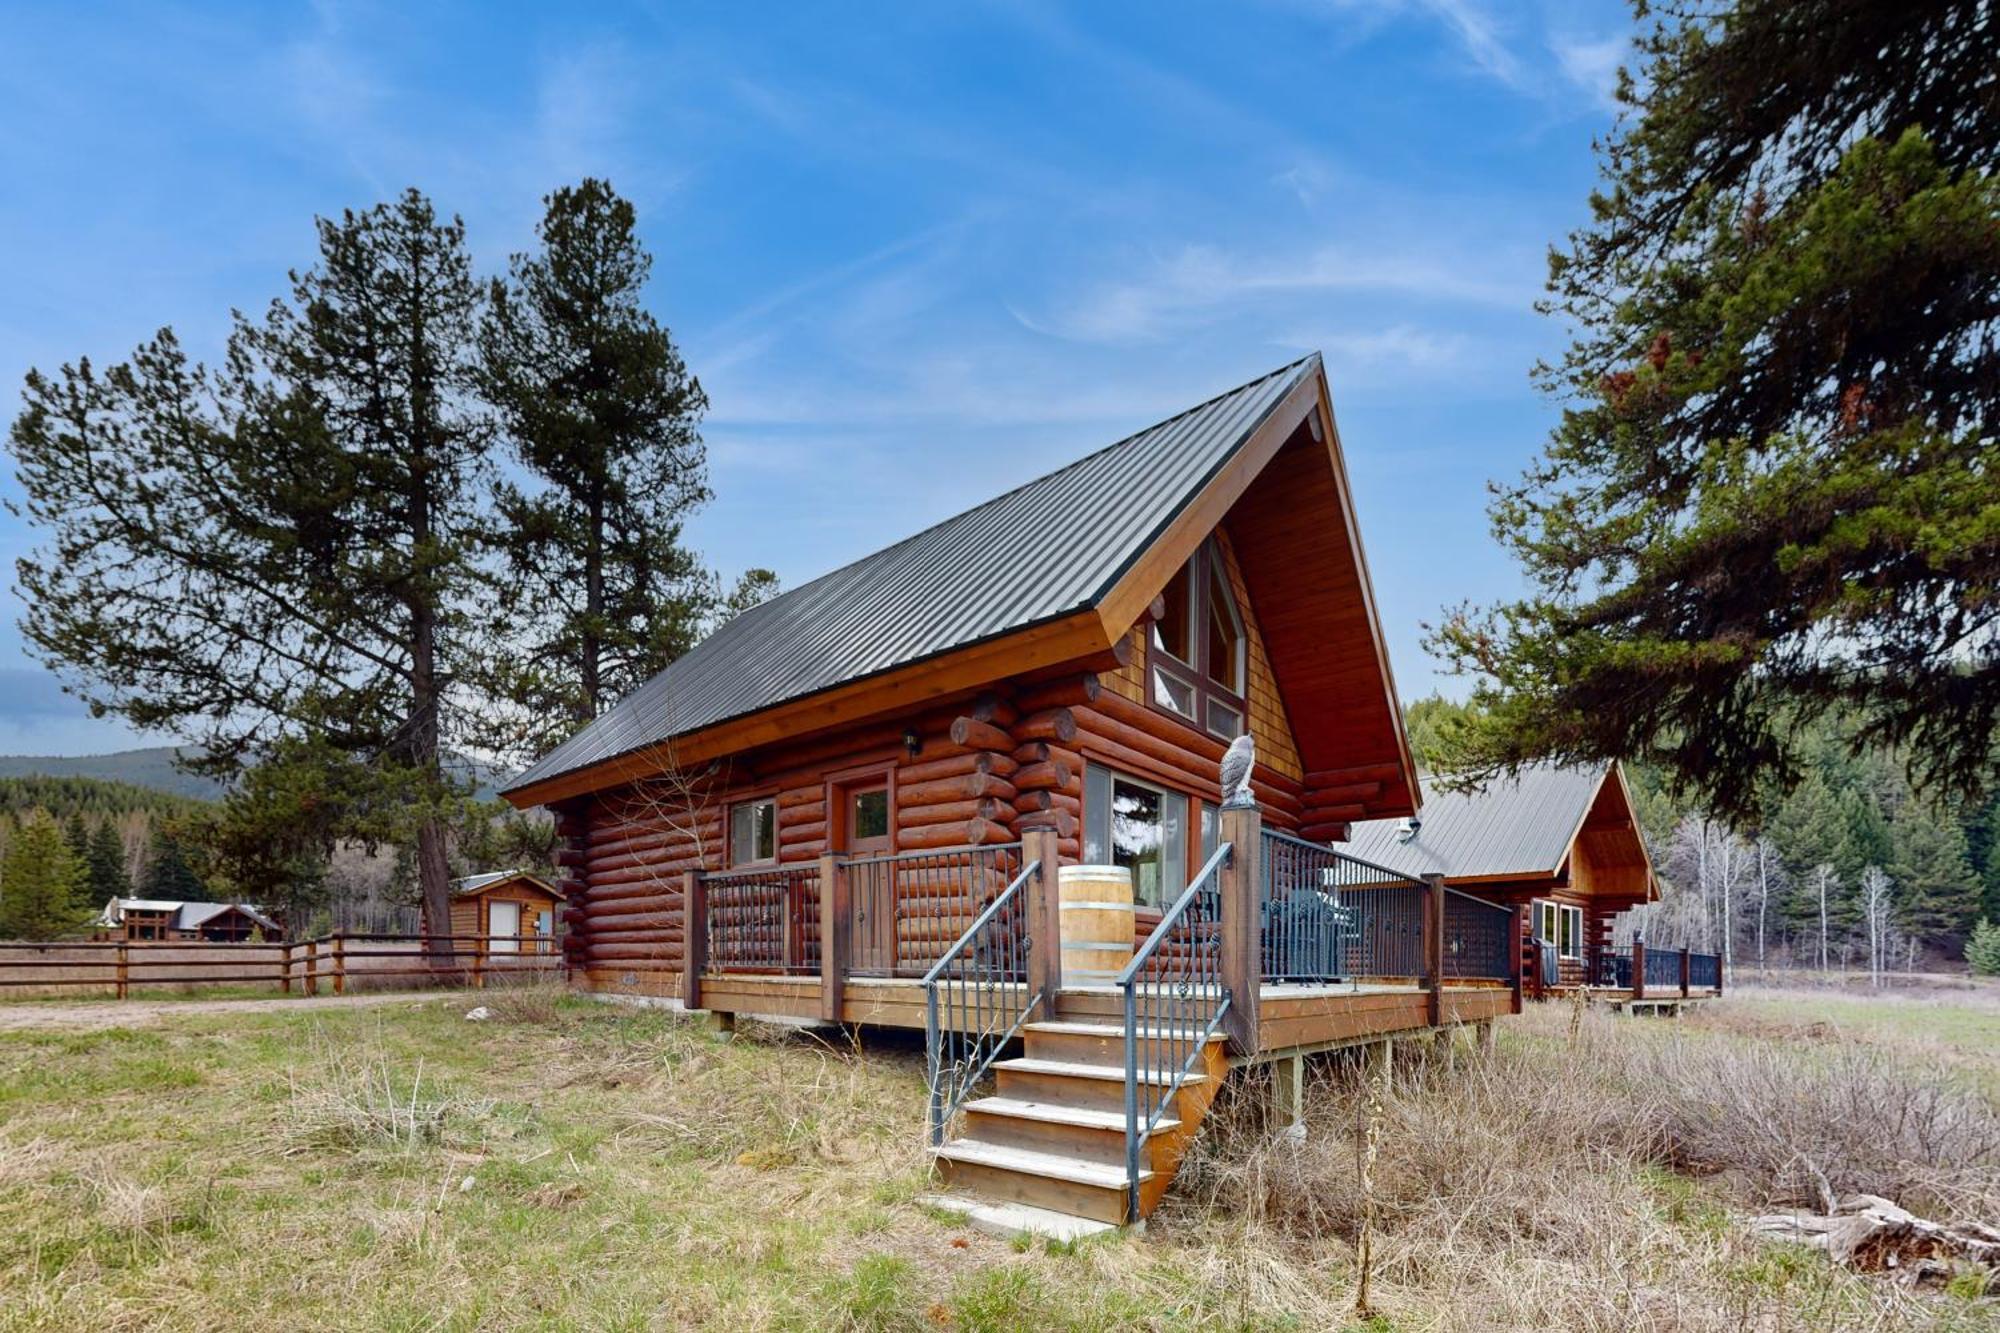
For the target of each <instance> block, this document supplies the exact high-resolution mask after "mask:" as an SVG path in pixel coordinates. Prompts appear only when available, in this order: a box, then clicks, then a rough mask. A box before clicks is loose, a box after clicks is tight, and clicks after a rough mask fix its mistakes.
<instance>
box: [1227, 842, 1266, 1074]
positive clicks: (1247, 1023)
mask: <svg viewBox="0 0 2000 1333" xmlns="http://www.w3.org/2000/svg"><path fill="white" fill-rule="evenodd" d="M1221 822H1222V827H1221V833H1220V836H1221V838H1222V841H1224V842H1226V843H1228V844H1229V848H1230V853H1229V859H1228V860H1226V861H1224V862H1223V863H1222V866H1221V869H1220V870H1219V871H1218V872H1217V873H1218V875H1219V876H1220V881H1221V882H1220V884H1219V885H1218V887H1219V888H1220V890H1221V896H1222V941H1221V943H1222V958H1221V970H1222V984H1223V985H1224V986H1225V987H1226V988H1227V989H1228V991H1229V1014H1228V1018H1227V1022H1226V1024H1225V1029H1226V1031H1227V1032H1228V1033H1229V1037H1230V1040H1231V1041H1233V1042H1235V1044H1236V1048H1237V1049H1238V1050H1239V1051H1241V1052H1242V1053H1243V1054H1245V1055H1250V1054H1254V1053H1255V1052H1256V1050H1257V1041H1258V1030H1257V1010H1258V1002H1259V1001H1260V1000H1261V999H1262V998H1263V984H1264V968H1263V965H1262V961H1261V959H1262V954H1263V950H1262V948H1261V947H1260V946H1261V945H1262V943H1263V938H1262V936H1263V922H1262V917H1261V913H1260V912H1259V911H1258V908H1259V907H1260V906H1261V904H1260V903H1259V901H1258V900H1259V899H1260V898H1261V897H1262V887H1263V882H1264V870H1263V866H1262V865H1261V864H1260V860H1261V858H1262V856H1263V853H1264V812H1263V811H1262V810H1260V809H1258V808H1257V807H1256V806H1255V805H1254V804H1252V805H1240V806H1231V805H1225V806H1223V807H1222V821H1221Z"/></svg>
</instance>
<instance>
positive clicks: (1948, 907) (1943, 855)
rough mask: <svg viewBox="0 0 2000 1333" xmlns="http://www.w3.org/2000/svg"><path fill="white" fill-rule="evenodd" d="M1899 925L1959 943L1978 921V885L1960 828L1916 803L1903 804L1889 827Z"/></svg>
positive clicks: (1926, 936)
mask: <svg viewBox="0 0 2000 1333" xmlns="http://www.w3.org/2000/svg"><path fill="white" fill-rule="evenodd" d="M1890 834H1891V842H1892V844H1893V846H1894V849H1895V850H1894V853H1893V855H1892V856H1891V859H1890V862H1889V865H1888V871H1889V878H1891V879H1893V880H1894V881H1895V882H1896V896H1897V899H1898V907H1897V910H1898V914H1899V916H1900V917H1901V922H1902V926H1903V928H1904V929H1905V930H1908V931H1911V932H1913V933H1914V934H1916V935H1917V936H1918V937H1920V938H1922V939H1926V940H1940V941H1945V940H1949V941H1956V940H1960V939H1963V938H1964V937H1965V935H1966V933H1967V932H1968V931H1970V930H1971V929H1972V925H1973V923H1974V922H1975V921H1977V920H1978V919H1979V909H1980V884H1979V878H1978V876H1976V875H1974V874H1973V872H1972V861H1971V858H1970V856H1969V855H1968V853H1967V849H1966V845H1965V830H1964V829H1963V828H1961V827H1960V826H1959V824H1958V822H1957V821H1956V820H1954V819H1950V818H1948V817H1941V816H1940V815H1939V814H1938V813H1937V812H1936V811H1934V810H1932V809H1931V808H1930V807H1929V806H1928V805H1926V804H1925V803H1924V802H1922V801H1921V800H1915V799H1912V800H1908V801H1905V802H1904V803H1903V806H1902V808H1901V809H1900V810H1898V811H1897V812H1896V818H1895V819H1894V821H1893V822H1892V823H1891V825H1890Z"/></svg>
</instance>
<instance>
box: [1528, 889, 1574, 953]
mask: <svg viewBox="0 0 2000 1333" xmlns="http://www.w3.org/2000/svg"><path fill="white" fill-rule="evenodd" d="M1530 919H1531V920H1532V921H1533V922H1534V924H1535V938H1536V939H1539V940H1547V941H1548V942H1549V943H1551V944H1553V945H1555V946H1556V954H1557V956H1558V957H1562V958H1575V959H1581V958H1582V957H1583V909H1582V908H1581V907H1570V906H1567V905H1565V904H1563V903H1555V902H1549V901H1548V900H1546V899H1539V900H1537V901H1536V902H1535V903H1534V904H1533V906H1532V908H1531V909H1530Z"/></svg>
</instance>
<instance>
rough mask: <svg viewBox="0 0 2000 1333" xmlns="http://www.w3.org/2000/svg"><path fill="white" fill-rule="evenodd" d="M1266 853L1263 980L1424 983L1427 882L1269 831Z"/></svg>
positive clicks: (1262, 905) (1261, 954) (1261, 909)
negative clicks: (1377, 979)
mask: <svg viewBox="0 0 2000 1333" xmlns="http://www.w3.org/2000/svg"><path fill="white" fill-rule="evenodd" d="M1263 852H1264V855H1263V869H1264V874H1263V886H1262V890H1261V902H1260V906H1259V917H1260V919H1261V920H1262V922H1263V936H1262V939H1261V941H1260V948H1259V957H1260V959H1261V963H1262V975H1263V978H1264V980H1266V981H1273V982H1296V983H1308V984H1310V983H1320V982H1330V981H1338V980H1351V979H1353V978H1356V977H1409V978H1415V979H1418V980H1423V979H1425V973H1426V968H1425V966H1424V941H1423V926H1424V897H1425V895H1426V893H1427V892H1428V889H1427V888H1426V886H1425V884H1424V883H1423V881H1422V880H1418V879H1413V878H1412V877H1410V876H1408V875H1405V874H1403V873H1402V872H1401V871H1397V870H1391V869H1389V868H1388V867H1387V866H1380V865H1376V864H1374V863H1373V862H1370V861H1364V860H1361V859H1360V858H1359V857H1354V856H1349V855H1348V854H1347V853H1345V852H1339V851H1335V850H1334V849H1333V848H1331V847H1326V846H1322V845H1321V844H1319V843H1315V842H1307V841H1305V840H1304V839H1302V838H1295V837H1293V836H1292V835H1291V834H1289V833H1280V832H1277V831H1276V830H1272V829H1266V830H1265V831H1264V844H1263ZM1502 910H1503V911H1504V909H1502ZM1468 975H1469V974H1468Z"/></svg>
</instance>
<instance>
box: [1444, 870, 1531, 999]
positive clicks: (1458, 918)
mask: <svg viewBox="0 0 2000 1333" xmlns="http://www.w3.org/2000/svg"><path fill="white" fill-rule="evenodd" d="M1520 965H1521V939H1520V934H1519V932H1518V930H1517V929H1516V927H1515V922H1514V909H1513V908H1511V907H1502V906H1501V905H1500V904H1499V903H1493V902H1488V901H1486V900H1485V899H1484V898H1475V897H1473V896H1472V895H1471V894H1469V893H1460V892H1459V891H1458V890H1457V889H1452V888H1447V889H1446V890H1445V891H1444V974H1445V976H1446V977H1447V978H1450V979H1452V980H1457V981H1511V980H1513V978H1514V972H1515V969H1517V968H1518V967H1520Z"/></svg>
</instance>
